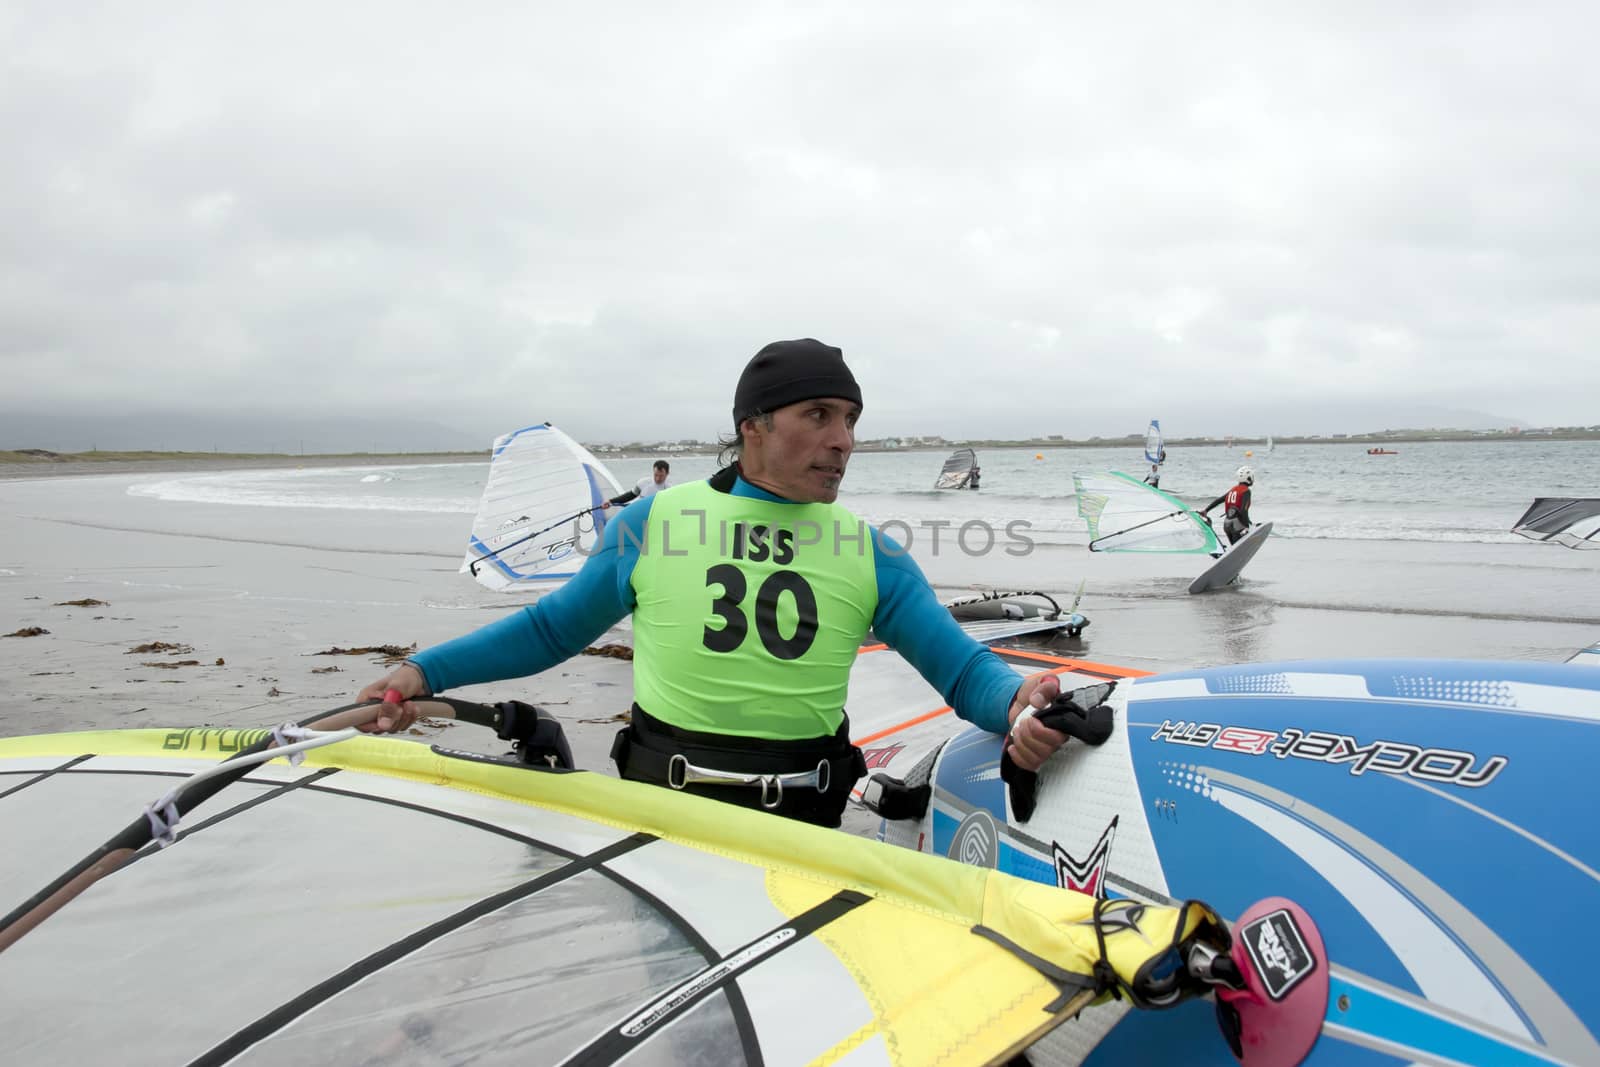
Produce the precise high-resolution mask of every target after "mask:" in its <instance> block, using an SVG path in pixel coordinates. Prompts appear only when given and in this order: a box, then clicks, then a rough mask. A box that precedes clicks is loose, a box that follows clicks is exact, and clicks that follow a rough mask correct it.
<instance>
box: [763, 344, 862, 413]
mask: <svg viewBox="0 0 1600 1067" xmlns="http://www.w3.org/2000/svg"><path fill="white" fill-rule="evenodd" d="M823 396H836V397H839V398H840V399H842V400H851V401H854V402H855V403H856V405H857V406H860V404H861V387H860V386H859V385H857V384H856V377H855V375H853V374H851V373H850V368H849V367H847V366H845V365H844V353H843V352H841V351H839V350H838V349H837V348H834V347H833V346H832V345H825V344H823V343H822V342H821V341H816V340H813V339H811V338H809V337H806V338H802V339H801V340H798V341H774V342H772V343H771V344H770V345H768V346H767V347H765V348H763V349H762V350H761V351H759V352H757V353H756V354H755V355H754V356H753V357H751V359H750V362H749V363H746V364H745V367H744V373H743V374H741V375H739V386H738V388H736V389H735V390H734V391H733V427H734V430H735V431H737V430H738V428H739V424H740V423H741V422H743V421H744V420H745V419H748V418H749V417H750V416H752V415H754V414H756V413H757V412H771V411H776V410H778V409H779V408H781V407H783V406H784V405H785V404H793V403H796V402H797V401H801V400H813V399H816V398H817V397H823Z"/></svg>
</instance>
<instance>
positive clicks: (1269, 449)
mask: <svg viewBox="0 0 1600 1067" xmlns="http://www.w3.org/2000/svg"><path fill="white" fill-rule="evenodd" d="M1261 454H1262V455H1264V456H1270V455H1272V435H1271V434H1270V433H1269V434H1267V447H1266V449H1265V450H1264V451H1263V452H1262V453H1261Z"/></svg>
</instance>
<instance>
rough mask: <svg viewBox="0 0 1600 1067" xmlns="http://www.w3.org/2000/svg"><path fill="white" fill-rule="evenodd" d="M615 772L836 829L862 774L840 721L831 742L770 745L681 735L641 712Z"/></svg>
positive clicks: (624, 736) (614, 754)
mask: <svg viewBox="0 0 1600 1067" xmlns="http://www.w3.org/2000/svg"><path fill="white" fill-rule="evenodd" d="M611 758H612V759H613V760H615V761H616V764H617V772H618V773H619V774H620V775H622V777H624V778H627V779H629V780H631V781H635V782H651V783H654V784H656V785H664V786H667V787H669V788H672V789H681V790H682V791H684V792H686V793H694V794H696V795H698V796H703V797H710V798H711V799H713V800H721V801H724V802H725V803H729V804H737V805H739V806H740V807H744V808H757V809H763V810H766V811H770V812H773V813H774V814H777V815H786V816H788V817H789V818H791V819H799V820H801V821H802V822H809V823H816V824H817V825H818V826H829V827H836V826H838V825H839V823H840V821H841V819H842V818H843V815H844V806H845V804H846V803H847V802H848V801H849V799H850V790H851V788H853V787H854V786H855V784H856V782H857V780H858V779H860V778H861V776H862V775H864V774H866V773H867V762H866V760H865V759H864V758H862V755H861V750H860V749H858V748H856V746H854V745H852V744H851V743H850V719H849V716H846V717H845V719H844V721H842V722H841V723H840V724H839V729H838V730H837V731H836V732H835V733H834V734H833V736H832V737H806V738H801V739H799V740H790V741H774V740H770V739H768V738H763V737H735V736H732V735H729V734H710V733H701V732H700V731H698V730H683V729H680V728H678V727H676V726H672V725H671V724H669V723H665V722H662V721H661V720H660V719H657V718H655V717H654V716H652V715H650V714H649V713H648V712H646V711H645V710H644V709H643V708H641V707H639V705H637V704H635V705H634V706H633V723H632V725H630V726H628V727H626V728H624V729H622V730H618V731H617V739H616V740H615V741H614V742H612V745H611Z"/></svg>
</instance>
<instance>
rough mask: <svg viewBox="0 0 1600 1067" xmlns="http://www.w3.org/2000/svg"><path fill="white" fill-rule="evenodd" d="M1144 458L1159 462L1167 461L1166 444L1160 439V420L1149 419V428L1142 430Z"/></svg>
mask: <svg viewBox="0 0 1600 1067" xmlns="http://www.w3.org/2000/svg"><path fill="white" fill-rule="evenodd" d="M1144 460H1145V462H1146V463H1155V464H1161V463H1165V462H1166V461H1167V450H1166V446H1165V444H1164V443H1163V441H1162V440H1161V420H1160V419H1151V420H1150V428H1149V429H1147V430H1145V432H1144Z"/></svg>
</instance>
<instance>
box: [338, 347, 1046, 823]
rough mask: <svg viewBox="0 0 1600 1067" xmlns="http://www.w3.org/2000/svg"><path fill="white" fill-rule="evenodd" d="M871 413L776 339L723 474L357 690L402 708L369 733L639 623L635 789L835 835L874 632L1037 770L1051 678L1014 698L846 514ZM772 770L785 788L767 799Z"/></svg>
mask: <svg viewBox="0 0 1600 1067" xmlns="http://www.w3.org/2000/svg"><path fill="white" fill-rule="evenodd" d="M861 406H862V404H861V389H860V387H859V386H858V385H857V384H856V380H855V376H854V375H853V374H851V372H850V368H849V367H848V366H846V365H845V362H844V355H843V353H842V352H840V350H839V349H837V348H833V347H831V346H829V345H825V344H823V343H822V342H820V341H815V340H811V339H809V338H807V339H804V340H795V341H776V342H774V343H772V344H770V345H767V346H766V347H765V348H763V349H762V350H761V351H759V352H757V353H756V355H755V356H754V358H752V359H751V360H750V362H749V363H748V364H747V365H746V366H745V368H744V372H743V373H742V374H741V375H740V377H739V381H738V385H737V387H736V388H735V390H734V399H733V424H734V433H733V435H732V436H730V437H728V438H726V439H725V445H726V448H725V449H724V453H723V455H724V457H725V460H726V465H725V466H724V467H723V468H722V469H721V470H719V471H718V472H717V473H716V474H715V475H713V476H712V477H711V478H710V479H709V480H706V481H697V482H690V483H688V484H685V485H679V486H674V487H671V488H669V489H664V490H661V491H659V492H657V493H655V494H654V495H651V496H648V497H647V498H646V499H644V500H643V501H642V502H641V503H640V504H639V505H638V506H635V507H629V508H627V509H626V510H624V511H623V512H622V513H621V514H620V515H619V516H618V517H617V518H616V519H613V520H612V521H611V522H609V523H607V524H606V527H605V531H604V533H603V535H602V538H601V542H600V546H599V548H598V549H597V550H596V551H595V552H594V554H593V555H591V556H590V557H589V559H588V560H587V561H586V562H585V563H584V565H583V567H582V568H581V569H580V570H579V572H578V574H577V575H576V576H575V577H574V578H573V579H572V580H571V581H570V582H568V583H567V584H566V585H565V586H563V587H561V588H560V589H558V590H556V591H555V592H552V593H550V594H548V595H546V596H544V597H542V598H540V599H539V600H538V601H537V602H535V603H534V604H531V605H528V606H526V607H522V608H519V609H518V610H517V611H516V612H514V613H513V614H511V615H508V616H507V617H505V618H503V619H501V620H499V621H498V622H494V623H490V624H489V625H487V626H485V627H482V628H481V629H479V630H476V631H474V632H472V633H470V634H467V635H466V636H464V637H460V638H457V639H455V640H453V641H448V642H446V643H444V644H442V645H436V646H434V647H432V648H429V649H425V650H424V651H422V652H419V653H417V654H416V655H415V656H412V657H411V658H410V659H409V660H407V661H406V662H405V663H404V664H402V665H401V666H399V667H397V668H396V669H395V670H393V671H391V672H389V673H388V674H386V675H384V676H383V677H382V678H380V679H378V680H377V681H375V682H373V683H372V684H371V685H369V686H367V687H366V688H365V689H363V690H361V693H360V699H362V700H378V699H382V698H383V697H384V696H385V694H386V692H387V691H388V690H390V689H394V690H397V691H398V693H399V696H400V697H401V698H402V699H401V702H400V703H398V704H395V705H389V706H386V707H385V708H384V709H383V712H382V713H381V715H380V717H379V718H378V720H377V722H376V723H374V724H373V725H372V727H371V729H373V730H375V731H379V732H384V731H397V730H403V729H406V728H407V727H409V726H410V725H411V724H412V723H413V722H414V721H415V720H416V718H417V715H418V712H419V711H420V709H418V708H417V707H416V706H415V705H413V704H411V703H409V701H410V700H412V699H413V698H420V697H423V696H427V695H429V694H432V693H438V692H442V691H443V690H446V689H454V688H457V687H460V686H464V685H474V684H478V683H482V682H492V681H499V680H502V679H507V678H520V677H524V676H526V675H530V674H537V673H539V672H540V671H544V670H548V669H549V668H551V667H553V666H555V665H556V664H558V663H560V662H562V661H563V660H565V659H567V658H568V657H570V656H573V655H576V654H577V653H578V652H580V651H581V650H582V649H583V648H584V647H585V646H587V645H588V644H589V643H590V642H592V641H593V640H595V639H596V638H598V637H599V636H600V635H601V634H603V633H604V632H605V631H606V630H607V629H608V628H610V627H611V626H613V625H614V624H615V623H617V622H618V621H620V620H621V619H622V618H623V616H625V615H627V614H629V613H630V612H631V613H632V615H633V623H634V657H633V672H634V697H635V703H634V705H633V709H632V722H631V724H630V725H629V726H628V727H627V728H626V729H624V730H622V731H620V732H619V733H618V734H617V738H616V742H615V744H613V746H612V758H613V759H614V760H616V762H617V766H618V770H619V772H620V773H621V775H622V776H623V777H624V778H630V779H635V780H640V781H646V782H653V783H656V784H660V785H668V786H672V787H675V788H677V787H681V788H684V789H686V790H688V791H690V792H696V793H701V794H702V795H706V796H710V797H714V798H716V799H718V800H723V801H727V802H730V803H735V804H740V805H743V806H745V807H752V808H763V807H765V808H767V809H768V810H773V811H776V812H777V813H778V814H781V815H787V816H790V817H793V818H797V819H802V820H804V821H807V822H812V823H817V824H819V825H822V826H838V825H839V823H840V817H841V815H842V813H843V811H844V806H845V803H846V801H847V800H848V799H849V797H850V791H851V788H852V786H853V785H854V784H855V782H856V781H857V780H858V779H859V778H860V777H861V776H862V775H863V774H865V773H866V764H865V761H864V760H863V758H862V756H861V753H860V751H859V750H858V749H856V748H855V746H853V745H852V744H851V743H850V740H849V738H850V733H849V720H848V717H847V716H846V714H845V710H844V699H845V692H846V686H847V683H848V680H849V674H850V667H851V665H852V664H853V663H854V661H855V658H856V651H857V649H858V648H859V647H860V644H861V639H862V638H863V637H864V636H865V634H866V633H867V630H868V629H869V628H870V629H872V630H873V631H874V632H875V633H876V634H877V636H878V637H879V638H880V639H882V640H883V641H885V642H886V643H887V644H889V645H891V646H892V647H894V648H895V649H897V650H898V651H899V652H900V653H901V654H902V655H903V656H904V657H905V658H906V659H907V660H909V661H910V662H911V663H912V664H913V665H914V666H915V667H916V668H917V670H918V671H919V672H920V673H921V674H922V676H923V677H924V678H926V679H927V680H928V681H929V682H930V683H931V684H932V685H933V686H934V688H936V689H937V690H938V691H939V692H940V693H941V694H942V695H943V696H944V699H945V700H946V702H948V703H949V704H950V706H951V707H953V708H954V709H955V710H956V713H957V714H958V715H960V716H961V717H962V718H964V719H966V720H968V721H970V722H972V723H975V724H976V725H978V726H981V727H983V728H984V729H986V730H990V731H993V732H995V733H1003V734H1006V735H1007V738H1008V740H1007V747H1008V749H1009V752H1010V754H1011V758H1012V760H1013V761H1014V762H1015V764H1016V765H1017V766H1018V767H1020V768H1021V769H1023V770H1028V771H1031V770H1036V769H1037V768H1038V767H1039V766H1040V765H1042V764H1043V763H1044V761H1045V760H1046V759H1047V758H1048V757H1049V756H1050V754H1051V753H1053V752H1054V751H1055V750H1056V749H1058V748H1060V747H1061V746H1062V745H1063V744H1065V743H1066V741H1067V735H1066V734H1063V733H1061V732H1059V731H1056V730H1052V729H1049V728H1047V727H1045V726H1043V725H1041V724H1040V722H1039V721H1038V720H1037V719H1036V718H1034V717H1033V716H1032V715H1031V714H1024V712H1025V711H1029V710H1037V709H1042V708H1045V707H1048V706H1049V704H1050V703H1051V702H1052V701H1053V700H1054V699H1055V697H1056V696H1057V694H1058V693H1059V692H1060V680H1059V679H1058V678H1057V677H1056V675H1054V674H1050V673H1048V672H1045V673H1040V674H1034V675H1031V676H1029V677H1027V678H1025V679H1023V680H1022V682H1021V684H1020V685H1019V684H1018V681H1017V676H1016V674H1015V673H1014V672H1013V671H1012V669H1011V668H1010V667H1009V666H1007V665H1006V664H1005V662H1004V661H1002V660H1001V659H1000V658H999V657H998V656H996V655H995V654H994V652H992V651H991V650H990V649H988V648H987V647H985V646H984V645H981V644H979V643H978V642H976V641H974V640H973V639H972V638H970V637H968V636H967V634H966V633H965V631H963V630H962V629H961V627H960V625H959V624H957V623H956V621H955V620H954V619H953V618H952V617H951V615H950V613H949V612H948V611H946V610H945V609H944V608H943V607H942V606H941V605H940V604H939V602H938V599H937V598H936V597H935V595H934V591H933V588H932V587H931V586H930V585H929V584H928V581H927V579H926V578H925V577H923V574H922V571H921V569H920V568H919V567H918V566H917V565H916V563H915V562H914V561H913V560H912V559H911V558H910V556H909V555H908V554H907V552H906V550H905V549H904V548H902V547H901V546H900V545H899V544H898V543H896V542H895V541H894V540H893V539H891V538H889V537H888V536H886V535H885V534H884V533H883V532H882V531H880V530H877V529H874V528H872V527H870V526H868V525H867V524H866V523H865V522H864V521H862V520H861V519H859V518H857V517H856V516H855V515H853V514H852V513H851V512H850V511H848V510H846V509H845V508H844V507H843V506H841V505H839V504H837V503H835V501H836V500H837V498H838V495H839V484H840V482H841V481H843V479H844V474H845V468H846V466H847V465H848V464H849V461H850V455H851V453H852V452H853V451H854V449H855V427H856V420H857V418H858V417H859V416H860V414H861ZM669 546H670V547H669ZM761 776H769V777H766V778H763V777H761ZM770 776H776V779H777V781H778V782H780V783H781V784H782V788H781V789H780V790H771V793H770V794H769V789H770V784H771V782H772V780H773V779H772V778H771V777H770ZM738 779H744V781H742V782H738V781H737V780H738ZM730 780H732V781H730ZM764 782H765V783H766V784H763V783H764Z"/></svg>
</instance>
